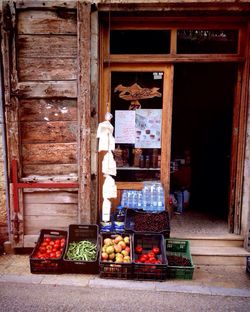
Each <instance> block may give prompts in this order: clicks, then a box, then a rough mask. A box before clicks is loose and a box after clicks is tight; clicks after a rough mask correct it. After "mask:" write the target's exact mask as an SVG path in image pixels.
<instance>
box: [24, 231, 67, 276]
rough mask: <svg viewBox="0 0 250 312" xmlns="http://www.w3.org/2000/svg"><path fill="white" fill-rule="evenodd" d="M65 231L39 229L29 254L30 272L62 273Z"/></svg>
mask: <svg viewBox="0 0 250 312" xmlns="http://www.w3.org/2000/svg"><path fill="white" fill-rule="evenodd" d="M66 239H67V231H59V230H47V229H44V230H41V232H40V236H39V238H38V241H37V243H36V246H35V248H34V250H33V252H32V254H31V255H30V271H31V273H52V274H53V273H54V274H57V273H63V254H64V251H65V246H66Z"/></svg>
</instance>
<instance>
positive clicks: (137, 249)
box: [135, 245, 142, 254]
mask: <svg viewBox="0 0 250 312" xmlns="http://www.w3.org/2000/svg"><path fill="white" fill-rule="evenodd" d="M135 253H137V254H141V253H142V246H140V245H137V246H136V247H135Z"/></svg>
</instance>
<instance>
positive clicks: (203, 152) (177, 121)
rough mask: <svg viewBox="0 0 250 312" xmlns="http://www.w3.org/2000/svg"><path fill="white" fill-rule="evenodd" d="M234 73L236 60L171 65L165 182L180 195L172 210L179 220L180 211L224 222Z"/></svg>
mask: <svg viewBox="0 0 250 312" xmlns="http://www.w3.org/2000/svg"><path fill="white" fill-rule="evenodd" d="M236 77H237V66H236V65H235V64H229V63H220V64H219V63H206V64H204V63H203V64H202V63H200V64H194V63H192V64H176V65H175V68H174V93H173V115H172V146H171V151H172V152H171V160H172V170H171V172H172V173H171V178H170V185H171V192H172V193H174V194H175V197H177V196H178V195H180V192H182V195H183V194H184V196H182V197H180V196H179V200H180V198H181V200H184V201H185V203H184V205H183V207H180V206H179V207H177V208H175V210H179V211H181V208H182V214H183V216H182V218H183V220H184V222H185V213H186V214H187V216H188V217H187V219H189V220H190V219H191V220H192V219H193V217H192V216H194V215H199V218H200V217H201V216H204V218H205V216H209V217H212V219H213V220H223V221H224V225H225V223H226V222H227V219H228V212H229V183H230V159H231V138H232V123H233V121H232V118H233V105H234V89H235V83H236ZM184 162H185V163H184ZM188 195H190V198H189V203H188ZM225 229H226V227H225Z"/></svg>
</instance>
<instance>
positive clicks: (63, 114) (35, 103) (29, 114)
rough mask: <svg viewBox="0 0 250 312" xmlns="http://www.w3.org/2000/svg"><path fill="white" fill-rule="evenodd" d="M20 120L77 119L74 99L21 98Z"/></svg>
mask: <svg viewBox="0 0 250 312" xmlns="http://www.w3.org/2000/svg"><path fill="white" fill-rule="evenodd" d="M19 105H20V107H19V116H20V121H42V120H44V121H45V120H46V121H54V120H72V121H73V120H77V107H76V100H74V99H20V102H19Z"/></svg>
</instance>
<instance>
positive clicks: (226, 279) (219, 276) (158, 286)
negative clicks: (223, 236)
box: [0, 254, 250, 298]
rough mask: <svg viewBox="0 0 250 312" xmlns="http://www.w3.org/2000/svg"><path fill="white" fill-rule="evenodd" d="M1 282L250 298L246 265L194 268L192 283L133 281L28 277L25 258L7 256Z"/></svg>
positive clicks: (80, 276)
mask: <svg viewBox="0 0 250 312" xmlns="http://www.w3.org/2000/svg"><path fill="white" fill-rule="evenodd" d="M4 282H7V283H9V282H11V283H25V284H45V285H64V286H81V287H88V288H96V289H97V288H103V289H105V288H115V289H124V288H126V289H128V290H142V291H151V292H152V291H155V292H172V293H191V294H204V295H211V296H233V297H247V298H250V275H248V274H247V273H246V268H245V266H196V268H195V272H194V275H193V279H192V280H166V281H164V282H157V281H135V280H119V279H117V280H116V279H101V278H100V277H99V276H98V275H88V274H61V275H54V274H53V275H46V274H31V273H30V266H29V256H28V255H12V254H8V255H1V256H0V283H4Z"/></svg>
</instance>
